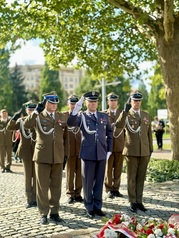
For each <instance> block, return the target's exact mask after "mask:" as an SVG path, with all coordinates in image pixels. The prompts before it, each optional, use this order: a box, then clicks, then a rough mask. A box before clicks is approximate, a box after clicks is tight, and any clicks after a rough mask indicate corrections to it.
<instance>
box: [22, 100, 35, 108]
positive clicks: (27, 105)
mask: <svg viewBox="0 0 179 238" xmlns="http://www.w3.org/2000/svg"><path fill="white" fill-rule="evenodd" d="M22 105H23V106H25V108H27V109H34V108H36V106H37V105H36V104H35V103H34V102H33V101H32V100H30V101H28V102H25V103H23V104H22Z"/></svg>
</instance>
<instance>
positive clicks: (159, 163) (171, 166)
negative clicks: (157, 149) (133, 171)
mask: <svg viewBox="0 0 179 238" xmlns="http://www.w3.org/2000/svg"><path fill="white" fill-rule="evenodd" d="M173 179H179V161H177V160H165V159H160V160H159V159H151V160H150V162H149V165H148V169H147V177H146V180H147V181H150V182H164V181H169V180H173Z"/></svg>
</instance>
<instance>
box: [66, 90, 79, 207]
mask: <svg viewBox="0 0 179 238" xmlns="http://www.w3.org/2000/svg"><path fill="white" fill-rule="evenodd" d="M77 102H78V97H77V96H76V95H71V96H69V97H68V103H67V104H68V108H69V111H68V112H65V114H66V115H67V117H69V115H70V113H71V112H72V111H73V109H74V107H75V105H76V103H77ZM68 132H69V143H70V148H69V157H68V159H67V163H66V194H67V196H68V201H67V202H68V203H69V204H70V203H73V202H74V201H76V202H82V201H83V199H82V197H81V189H82V177H81V159H80V155H79V153H80V146H81V133H80V128H78V127H76V128H75V127H68Z"/></svg>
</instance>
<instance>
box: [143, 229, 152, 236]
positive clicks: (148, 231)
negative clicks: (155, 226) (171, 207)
mask: <svg viewBox="0 0 179 238" xmlns="http://www.w3.org/2000/svg"><path fill="white" fill-rule="evenodd" d="M145 233H146V234H147V235H150V234H153V231H152V229H150V228H149V229H147V230H146V232H145Z"/></svg>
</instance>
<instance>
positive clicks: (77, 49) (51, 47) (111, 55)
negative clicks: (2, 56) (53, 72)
mask: <svg viewBox="0 0 179 238" xmlns="http://www.w3.org/2000/svg"><path fill="white" fill-rule="evenodd" d="M146 4H147V8H149V9H152V6H153V4H149V3H145V4H144V6H145V5H146ZM135 5H136V6H137V5H138V3H137V1H136V2H135V3H134V6H135ZM140 6H141V2H140ZM152 12H153V11H151V12H150V14H152ZM147 20H148V13H147V12H143V13H142V14H141V15H140V17H139V16H138V17H137V19H136V18H133V16H132V15H130V14H126V13H125V12H124V11H121V10H120V9H117V8H115V7H114V6H113V5H112V4H110V3H109V2H108V1H106V0H99V1H95V0H83V1H82V0H73V1H71V0H66V1H59V0H57V1H54V0H51V1H42V0H39V1H38V0H32V1H24V2H23V3H22V2H20V1H14V2H13V3H12V4H11V6H8V4H6V5H5V4H4V6H3V9H2V13H1V20H0V24H1V25H2V26H3V31H2V32H0V44H5V43H7V42H10V43H11V45H12V46H13V47H14V46H17V43H16V44H13V43H15V42H16V41H17V39H19V38H22V39H24V40H29V39H33V38H40V39H42V40H43V43H42V44H41V46H42V47H43V49H44V52H45V56H46V59H47V61H48V64H49V66H53V67H57V66H58V65H60V64H63V65H67V64H68V63H69V62H71V61H72V60H73V59H77V60H78V66H82V65H83V66H85V67H88V68H89V69H90V71H91V73H92V74H93V75H94V76H95V77H99V78H102V77H104V78H105V79H107V80H111V79H112V78H114V77H115V76H116V75H121V74H123V72H124V71H126V72H128V73H131V72H133V70H134V69H136V68H137V65H138V63H140V62H142V61H144V60H149V59H150V60H152V59H156V52H155V48H154V47H155V46H154V44H153V41H152V38H151V37H146V35H145V33H144V34H143V33H141V31H140V30H139V29H138V25H142V27H143V29H145V27H146V22H147ZM4 32H6V35H4ZM146 34H150V31H149V29H146ZM134 46H135V47H134Z"/></svg>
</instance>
